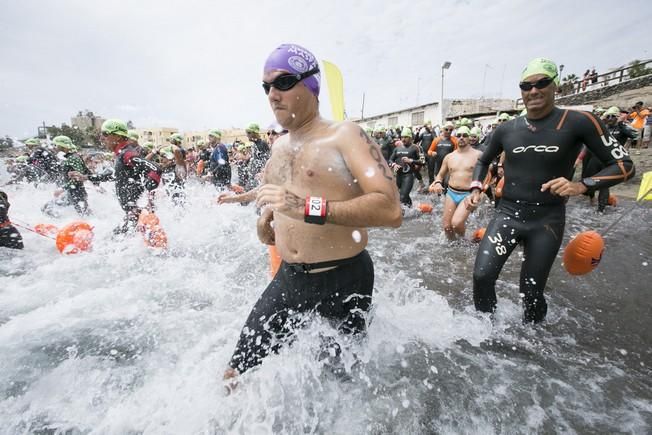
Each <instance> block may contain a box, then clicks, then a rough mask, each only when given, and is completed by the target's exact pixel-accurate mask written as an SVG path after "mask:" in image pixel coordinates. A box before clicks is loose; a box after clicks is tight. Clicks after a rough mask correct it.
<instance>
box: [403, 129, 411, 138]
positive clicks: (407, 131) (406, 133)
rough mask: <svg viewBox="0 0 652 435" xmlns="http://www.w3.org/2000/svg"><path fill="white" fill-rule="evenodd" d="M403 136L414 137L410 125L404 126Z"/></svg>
mask: <svg viewBox="0 0 652 435" xmlns="http://www.w3.org/2000/svg"><path fill="white" fill-rule="evenodd" d="M401 137H412V129H411V128H410V127H403V130H401Z"/></svg>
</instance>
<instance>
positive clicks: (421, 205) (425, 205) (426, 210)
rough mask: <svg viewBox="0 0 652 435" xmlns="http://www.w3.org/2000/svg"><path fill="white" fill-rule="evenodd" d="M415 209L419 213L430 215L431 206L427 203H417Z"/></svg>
mask: <svg viewBox="0 0 652 435" xmlns="http://www.w3.org/2000/svg"><path fill="white" fill-rule="evenodd" d="M417 208H418V209H419V211H420V212H421V213H432V204H428V203H427V202H421V203H419V205H417Z"/></svg>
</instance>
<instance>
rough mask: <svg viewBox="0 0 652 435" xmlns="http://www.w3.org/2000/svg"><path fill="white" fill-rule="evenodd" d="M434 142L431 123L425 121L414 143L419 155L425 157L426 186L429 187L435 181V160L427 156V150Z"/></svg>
mask: <svg viewBox="0 0 652 435" xmlns="http://www.w3.org/2000/svg"><path fill="white" fill-rule="evenodd" d="M433 140H435V133H434V132H433V131H432V123H431V122H430V121H426V124H425V125H424V126H423V128H422V129H421V131H419V137H418V140H417V141H415V143H416V144H417V145H419V146H420V147H421V153H422V154H423V155H424V156H425V159H426V166H427V169H428V186H430V185H431V184H432V183H433V182H434V181H435V175H437V173H436V172H435V158H434V157H433V156H429V155H428V150H429V149H430V145H432V141H433Z"/></svg>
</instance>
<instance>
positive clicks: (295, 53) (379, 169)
mask: <svg viewBox="0 0 652 435" xmlns="http://www.w3.org/2000/svg"><path fill="white" fill-rule="evenodd" d="M263 88H264V90H265V93H266V94H267V95H268V100H269V103H270V106H271V108H272V110H273V112H274V115H275V117H276V120H277V122H278V123H279V124H280V125H281V126H283V128H285V129H287V130H288V131H289V133H288V134H286V135H284V136H282V137H281V138H279V139H278V140H277V141H276V142H275V144H274V147H273V148H272V155H271V158H270V160H269V161H268V164H267V167H266V169H265V172H264V178H263V184H262V185H261V186H260V188H259V190H258V195H257V198H256V203H257V205H258V206H259V207H262V212H261V216H260V217H259V219H258V224H257V231H258V237H259V239H260V240H261V241H262V242H263V243H264V244H268V245H276V247H277V249H278V252H279V254H280V256H281V258H282V260H283V261H282V263H281V266H280V268H279V270H278V272H277V273H276V275H275V277H274V279H273V280H272V282H271V283H270V284H269V286H268V287H267V289H266V290H265V291H264V292H263V294H262V295H261V296H260V298H259V299H258V301H257V302H256V304H255V305H254V307H253V308H252V310H251V313H250V314H249V317H248V318H247V320H246V322H245V325H244V327H243V329H242V333H241V335H240V338H239V340H238V343H237V344H236V347H235V351H234V352H233V356H232V358H231V361H230V362H229V367H228V368H227V370H226V371H225V373H224V379H225V380H227V381H228V382H229V383H230V385H235V380H234V379H233V378H235V377H236V376H238V375H239V374H242V373H244V372H246V371H247V370H249V369H251V368H253V367H256V366H257V365H259V364H261V362H262V360H263V358H265V356H266V355H267V354H268V353H269V352H270V351H274V350H276V347H275V346H273V344H272V343H273V342H274V341H275V339H277V338H278V339H280V338H283V337H285V338H288V336H291V335H292V334H288V327H289V326H291V325H290V323H291V315H292V314H293V313H309V312H315V313H316V314H319V315H321V316H323V317H325V318H327V319H330V320H331V321H332V322H333V323H334V325H335V326H336V327H337V328H338V329H339V330H340V331H342V332H344V333H349V334H358V333H362V332H363V331H365V330H366V322H367V319H366V315H367V312H368V311H369V309H370V307H371V301H372V293H373V282H374V272H373V263H372V260H371V257H370V256H369V254H368V253H367V251H366V250H365V247H366V245H367V237H368V236H367V229H366V228H367V227H372V226H392V227H398V226H399V225H400V224H401V222H402V217H401V209H400V205H399V200H398V191H397V189H396V185H395V182H394V177H393V176H392V172H391V170H390V169H389V167H388V166H387V163H385V160H384V159H383V156H382V154H381V152H380V148H379V147H378V145H377V144H376V143H375V142H374V141H373V140H372V139H371V138H370V137H369V136H368V135H367V134H366V133H365V132H364V130H361V129H360V127H358V126H357V125H355V124H354V123H352V122H347V121H345V122H330V121H326V120H324V119H322V118H321V116H320V115H319V89H320V76H319V67H318V63H317V59H316V57H315V56H314V55H313V54H312V53H311V52H310V51H308V50H307V49H305V48H303V47H300V46H298V45H295V44H283V45H281V46H279V47H278V48H276V49H275V50H274V51H273V52H272V53H271V54H270V56H269V57H268V58H267V60H266V62H265V66H264V69H263Z"/></svg>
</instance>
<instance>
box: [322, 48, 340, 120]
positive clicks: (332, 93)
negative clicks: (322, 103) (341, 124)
mask: <svg viewBox="0 0 652 435" xmlns="http://www.w3.org/2000/svg"><path fill="white" fill-rule="evenodd" d="M322 62H323V64H324V73H325V75H326V81H327V82H328V96H329V98H330V100H331V110H332V112H333V119H334V120H335V121H344V80H342V73H341V72H340V69H339V68H338V67H337V66H336V65H335V64H334V63H330V62H328V61H325V60H322Z"/></svg>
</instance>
